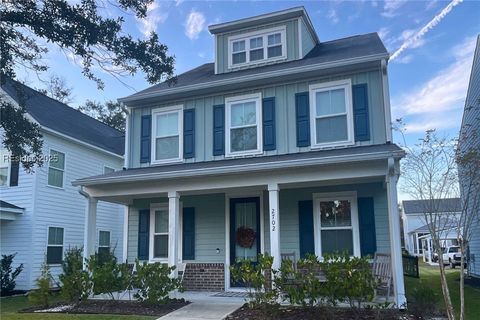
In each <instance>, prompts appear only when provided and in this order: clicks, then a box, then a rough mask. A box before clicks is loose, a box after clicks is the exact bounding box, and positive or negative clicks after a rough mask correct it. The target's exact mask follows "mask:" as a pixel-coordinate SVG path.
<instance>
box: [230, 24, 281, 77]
mask: <svg viewBox="0 0 480 320" xmlns="http://www.w3.org/2000/svg"><path fill="white" fill-rule="evenodd" d="M228 42H229V46H228V48H229V55H228V67H229V68H230V69H234V68H237V67H243V66H248V65H254V64H259V63H265V62H270V61H277V60H282V59H285V58H286V28H285V27H279V28H272V29H268V30H260V31H255V32H250V33H247V34H240V35H236V36H232V37H229V38H228Z"/></svg>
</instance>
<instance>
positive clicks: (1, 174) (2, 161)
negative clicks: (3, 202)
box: [0, 149, 10, 186]
mask: <svg viewBox="0 0 480 320" xmlns="http://www.w3.org/2000/svg"><path fill="white" fill-rule="evenodd" d="M9 164H10V153H9V152H8V150H7V149H0V186H7V185H8V174H9V171H10V166H9Z"/></svg>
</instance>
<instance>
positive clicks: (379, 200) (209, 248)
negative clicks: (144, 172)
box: [128, 182, 390, 263]
mask: <svg viewBox="0 0 480 320" xmlns="http://www.w3.org/2000/svg"><path fill="white" fill-rule="evenodd" d="M341 191H356V192H357V196H358V197H372V198H373V199H374V211H375V232H376V241H377V252H383V253H388V252H390V236H389V225H388V203H387V191H386V189H385V188H384V187H383V184H382V183H380V182H378V183H363V184H351V185H337V186H328V187H310V188H298V189H282V190H280V209H279V216H280V250H281V252H282V253H290V252H295V253H296V255H297V259H299V255H300V244H299V225H298V202H299V201H302V200H312V195H313V194H314V193H325V192H341ZM238 197H242V195H241V194H239V195H238ZM165 200H166V199H162V200H158V199H157V200H154V199H150V200H149V199H147V200H140V201H134V206H135V208H131V209H130V215H129V227H128V230H129V234H128V239H129V240H128V241H129V243H128V260H129V261H134V260H135V259H136V258H137V248H138V209H145V208H149V207H150V203H158V202H159V201H161V202H165ZM180 203H181V206H183V207H194V208H195V260H193V261H194V262H197V263H207V262H218V263H223V262H225V209H226V208H225V195H224V194H210V195H198V196H182V197H180ZM263 212H264V216H263V219H264V220H263V222H264V225H265V228H264V245H265V251H266V252H270V235H269V225H270V222H269V216H268V214H267V213H268V212H269V209H268V192H267V191H264V192H263ZM217 248H219V249H220V252H219V253H218V254H217V253H216V249H217ZM193 261H192V262H193Z"/></svg>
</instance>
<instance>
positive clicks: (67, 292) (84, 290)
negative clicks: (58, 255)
mask: <svg viewBox="0 0 480 320" xmlns="http://www.w3.org/2000/svg"><path fill="white" fill-rule="evenodd" d="M62 271H63V273H62V274H61V275H60V276H59V279H60V281H61V282H62V290H61V295H62V297H63V298H65V299H67V300H68V301H71V302H77V301H79V300H81V299H86V298H88V296H89V295H90V293H91V289H92V283H91V280H90V275H89V274H88V272H87V271H86V270H83V249H82V248H76V247H74V248H71V249H68V250H67V251H66V252H65V258H64V259H63V262H62Z"/></svg>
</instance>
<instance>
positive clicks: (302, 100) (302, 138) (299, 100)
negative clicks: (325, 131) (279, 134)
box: [295, 92, 310, 147]
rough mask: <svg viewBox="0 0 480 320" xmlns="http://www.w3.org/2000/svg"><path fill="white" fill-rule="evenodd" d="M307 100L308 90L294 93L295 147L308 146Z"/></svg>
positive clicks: (308, 117)
mask: <svg viewBox="0 0 480 320" xmlns="http://www.w3.org/2000/svg"><path fill="white" fill-rule="evenodd" d="M308 100H309V98H308V92H300V93H297V94H295V112H296V117H297V147H308V146H309V145H310V104H309V101H308Z"/></svg>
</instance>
